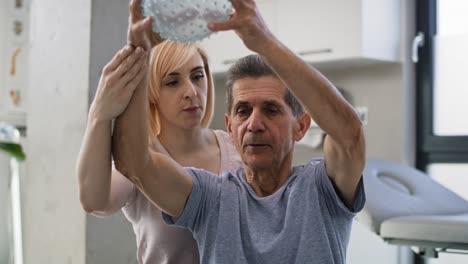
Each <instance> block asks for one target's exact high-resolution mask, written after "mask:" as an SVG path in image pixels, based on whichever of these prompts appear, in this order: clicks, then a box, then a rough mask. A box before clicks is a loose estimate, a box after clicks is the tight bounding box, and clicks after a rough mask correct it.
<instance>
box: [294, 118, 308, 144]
mask: <svg viewBox="0 0 468 264" xmlns="http://www.w3.org/2000/svg"><path fill="white" fill-rule="evenodd" d="M296 119H297V128H296V131H295V133H294V140H295V141H296V142H297V141H300V140H301V139H302V138H303V137H304V136H305V134H306V133H307V130H309V127H310V122H311V118H310V115H309V114H307V113H306V112H304V113H302V114H300V115H299V116H298V117H296Z"/></svg>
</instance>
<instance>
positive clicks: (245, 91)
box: [232, 77, 286, 105]
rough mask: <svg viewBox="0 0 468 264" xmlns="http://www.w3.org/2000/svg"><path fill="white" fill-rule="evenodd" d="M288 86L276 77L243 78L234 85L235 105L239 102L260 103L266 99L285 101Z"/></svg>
mask: <svg viewBox="0 0 468 264" xmlns="http://www.w3.org/2000/svg"><path fill="white" fill-rule="evenodd" d="M285 94H286V86H285V85H284V83H283V82H282V81H281V80H279V79H278V78H275V77H259V78H252V77H247V78H242V79H239V80H237V81H236V82H235V83H234V84H233V86H232V97H233V103H234V105H235V104H236V103H237V102H239V101H242V102H249V103H252V104H258V103H262V102H265V101H277V102H278V103H281V102H283V103H285V102H284V96H285Z"/></svg>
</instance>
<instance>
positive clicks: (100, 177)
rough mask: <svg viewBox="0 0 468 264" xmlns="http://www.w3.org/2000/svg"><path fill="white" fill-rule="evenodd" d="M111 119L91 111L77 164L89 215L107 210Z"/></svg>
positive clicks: (82, 195) (80, 184)
mask: <svg viewBox="0 0 468 264" xmlns="http://www.w3.org/2000/svg"><path fill="white" fill-rule="evenodd" d="M111 126H112V122H111V121H110V120H99V119H98V118H95V117H94V115H93V112H92V111H91V112H90V114H89V118H88V124H87V128H86V132H85V137H84V140H83V143H82V146H81V150H80V154H79V156H78V162H77V173H78V179H79V187H80V201H81V205H82V207H83V209H84V210H85V211H86V212H90V213H91V212H96V211H104V210H105V209H106V208H107V207H108V203H109V197H110V195H109V194H110V188H111V177H112V176H111V170H112V161H111V129H112V128H111Z"/></svg>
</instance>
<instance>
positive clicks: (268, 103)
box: [263, 99, 282, 107]
mask: <svg viewBox="0 0 468 264" xmlns="http://www.w3.org/2000/svg"><path fill="white" fill-rule="evenodd" d="M263 105H264V106H276V107H282V105H281V103H280V102H278V101H277V100H273V99H271V100H266V101H264V102H263Z"/></svg>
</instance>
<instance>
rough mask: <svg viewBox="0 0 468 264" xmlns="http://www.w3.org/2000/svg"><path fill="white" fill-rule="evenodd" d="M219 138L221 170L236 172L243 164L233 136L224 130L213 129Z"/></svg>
mask: <svg viewBox="0 0 468 264" xmlns="http://www.w3.org/2000/svg"><path fill="white" fill-rule="evenodd" d="M212 131H213V132H214V134H215V135H216V139H217V140H218V144H219V149H220V152H221V170H220V171H221V172H223V171H229V172H235V171H236V170H237V169H238V168H239V166H241V165H242V162H241V159H240V156H239V153H238V152H237V150H236V147H235V146H234V144H233V143H232V140H231V137H230V136H229V134H228V133H226V132H225V131H223V130H212Z"/></svg>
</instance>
